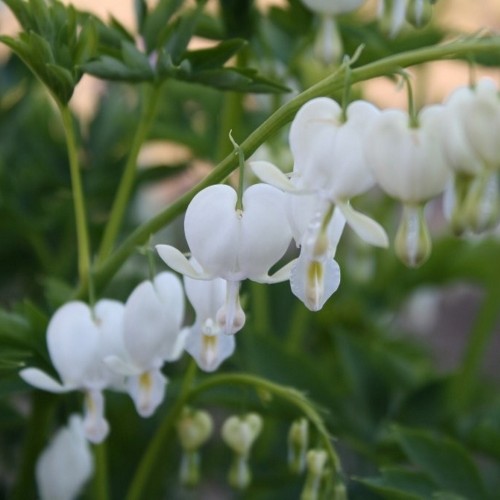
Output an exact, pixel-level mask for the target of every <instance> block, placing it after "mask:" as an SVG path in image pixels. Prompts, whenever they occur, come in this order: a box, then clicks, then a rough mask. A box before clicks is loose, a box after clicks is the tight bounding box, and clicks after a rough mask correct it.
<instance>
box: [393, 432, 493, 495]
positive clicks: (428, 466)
mask: <svg viewBox="0 0 500 500" xmlns="http://www.w3.org/2000/svg"><path fill="white" fill-rule="evenodd" d="M395 434H396V438H397V440H398V441H399V443H400V445H401V447H402V449H403V451H404V452H405V454H406V455H407V456H408V458H409V459H410V461H411V462H412V463H413V464H415V465H417V466H418V467H419V468H420V469H421V470H422V471H424V472H425V473H426V474H427V475H428V476H429V477H431V478H432V479H433V480H434V481H435V482H436V484H437V485H438V486H439V488H438V489H442V490H446V491H450V492H454V493H457V494H461V495H465V496H466V497H468V498H473V499H474V500H480V499H483V498H487V495H486V491H485V487H484V484H483V481H482V479H481V476H480V475H479V472H478V470H477V467H476V465H475V463H474V462H473V460H472V458H471V457H470V455H469V454H468V452H467V450H466V449H465V448H464V447H463V446H462V445H460V444H459V443H458V442H456V441H453V440H451V439H449V438H445V437H438V436H435V435H433V434H431V433H430V432H427V431H422V430H412V429H404V428H401V427H398V428H396V433H395Z"/></svg>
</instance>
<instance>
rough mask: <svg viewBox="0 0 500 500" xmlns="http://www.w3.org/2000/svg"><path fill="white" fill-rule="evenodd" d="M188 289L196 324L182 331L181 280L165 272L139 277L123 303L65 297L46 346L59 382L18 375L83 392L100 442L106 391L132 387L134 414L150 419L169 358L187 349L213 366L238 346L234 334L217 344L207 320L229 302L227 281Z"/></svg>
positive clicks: (89, 430) (38, 374)
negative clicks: (141, 279)
mask: <svg viewBox="0 0 500 500" xmlns="http://www.w3.org/2000/svg"><path fill="white" fill-rule="evenodd" d="M186 290H187V293H188V297H189V298H190V299H191V300H192V301H193V307H194V309H195V312H196V313H197V317H196V321H195V324H194V325H193V326H192V327H191V328H186V329H181V326H182V322H183V320H184V308H185V304H184V302H185V299H184V290H183V287H182V283H181V281H180V280H179V278H178V277H177V276H175V275H174V274H172V273H168V272H164V273H160V274H159V275H157V276H156V277H155V278H154V280H152V281H149V280H148V281H144V282H142V283H140V284H139V285H138V286H137V287H136V288H135V289H134V290H133V291H132V293H131V294H130V296H129V297H128V299H127V301H126V302H125V303H124V304H123V303H121V302H118V301H115V300H108V299H102V300H100V301H98V302H97V303H96V304H95V305H94V306H93V307H92V308H91V307H89V306H88V305H86V304H84V303H83V302H79V301H72V302H68V303H67V304H65V305H63V306H62V307H61V308H59V309H58V310H57V311H56V312H55V314H54V315H53V316H52V318H51V320H50V322H49V325H48V328H47V345H48V351H49V355H50V358H51V361H52V363H53V365H54V368H55V369H56V371H57V374H58V376H59V379H60V382H59V381H57V380H55V379H54V378H52V377H51V376H49V375H47V374H46V373H45V372H43V371H41V370H39V369H37V368H25V369H23V370H22V371H21V373H20V375H21V377H22V378H23V379H24V380H25V381H26V382H28V383H29V384H31V385H33V386H35V387H38V388H40V389H43V390H46V391H50V392H56V393H62V392H68V391H73V390H81V391H83V392H84V394H85V417H84V422H83V425H84V429H85V435H86V437H87V438H88V439H89V440H90V441H92V442H94V443H98V442H101V441H102V440H103V439H105V437H106V436H107V434H108V431H109V425H108V423H107V421H106V419H105V417H104V397H103V391H104V390H105V389H112V390H117V391H121V392H127V393H128V394H129V395H130V396H131V398H132V400H133V402H134V404H135V407H136V409H137V412H138V413H139V414H140V415H141V416H143V417H148V416H150V415H152V414H153V412H154V411H155V410H156V408H157V407H158V405H159V404H160V403H161V402H162V401H163V399H164V397H165V388H166V384H167V379H166V378H165V376H164V375H163V374H162V372H161V368H162V366H163V364H164V363H165V362H168V361H174V360H176V359H178V358H179V357H180V356H181V354H182V352H183V350H184V349H186V350H187V351H189V352H190V353H191V354H192V355H193V357H195V359H197V360H198V362H199V364H200V366H201V368H203V369H205V370H207V371H209V370H213V369H215V368H216V367H217V366H218V365H219V364H220V363H221V362H222V360H223V359H224V358H225V357H227V356H229V355H230V354H231V353H232V351H233V350H234V339H230V338H228V339H227V340H226V339H223V340H221V341H220V342H219V343H218V341H217V338H218V337H217V335H218V332H217V330H216V329H215V328H214V327H211V326H210V325H212V324H214V322H215V319H214V318H212V315H213V314H215V312H216V311H217V308H218V307H220V306H221V305H222V302H223V300H224V296H225V288H224V283H220V282H217V281H214V282H210V281H209V282H195V283H187V284H186ZM214 311H215V312H214Z"/></svg>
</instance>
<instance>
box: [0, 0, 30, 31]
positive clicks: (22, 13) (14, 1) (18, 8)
mask: <svg viewBox="0 0 500 500" xmlns="http://www.w3.org/2000/svg"><path fill="white" fill-rule="evenodd" d="M3 3H4V4H6V5H7V7H9V9H10V10H11V11H12V13H13V14H14V16H15V17H16V19H17V20H18V21H19V24H20V25H21V26H22V27H23V28H24V29H25V30H28V29H30V28H31V27H32V22H33V20H32V16H31V12H30V9H29V8H28V4H27V3H26V2H24V1H20V0H4V2H3Z"/></svg>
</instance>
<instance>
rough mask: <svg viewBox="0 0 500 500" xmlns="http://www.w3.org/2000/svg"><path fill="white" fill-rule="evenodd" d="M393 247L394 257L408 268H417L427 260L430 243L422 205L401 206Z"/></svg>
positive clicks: (429, 252)
mask: <svg viewBox="0 0 500 500" xmlns="http://www.w3.org/2000/svg"><path fill="white" fill-rule="evenodd" d="M394 245H395V252H396V255H397V256H398V258H399V259H400V260H401V261H402V262H403V263H404V264H406V265H407V266H408V267H419V266H421V265H422V264H423V263H424V262H425V261H426V260H427V259H428V258H429V256H430V254H431V249H432V242H431V237H430V234H429V229H428V228H427V222H426V220H425V215H424V206H423V205H403V213H402V215H401V221H400V223H399V228H398V232H397V233H396V239H395V241H394Z"/></svg>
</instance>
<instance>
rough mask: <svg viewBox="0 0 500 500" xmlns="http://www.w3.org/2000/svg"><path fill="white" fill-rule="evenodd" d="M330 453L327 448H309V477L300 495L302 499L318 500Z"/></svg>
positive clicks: (307, 459) (307, 460)
mask: <svg viewBox="0 0 500 500" xmlns="http://www.w3.org/2000/svg"><path fill="white" fill-rule="evenodd" d="M327 459H328V455H327V454H326V451H325V450H309V451H308V452H307V458H306V462H307V477H306V482H305V485H304V489H303V490H302V494H301V495H300V500H318V499H319V493H320V487H321V479H322V476H323V471H324V469H325V465H326V461H327Z"/></svg>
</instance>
